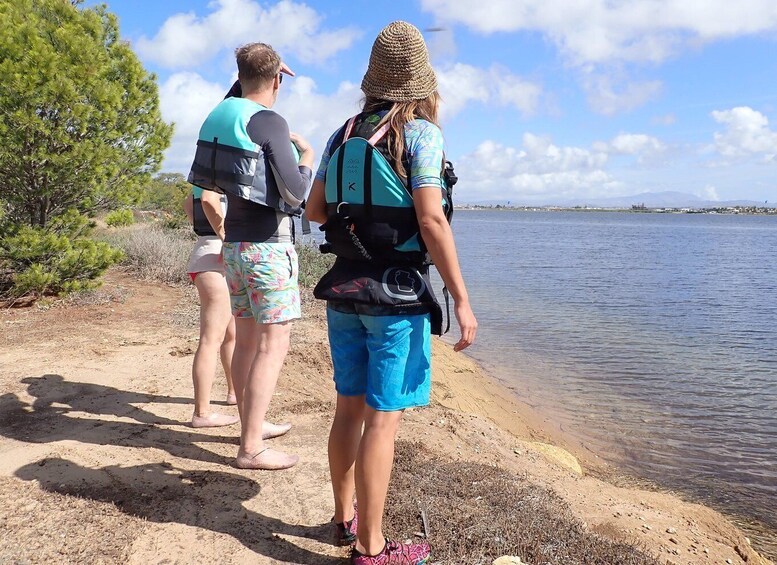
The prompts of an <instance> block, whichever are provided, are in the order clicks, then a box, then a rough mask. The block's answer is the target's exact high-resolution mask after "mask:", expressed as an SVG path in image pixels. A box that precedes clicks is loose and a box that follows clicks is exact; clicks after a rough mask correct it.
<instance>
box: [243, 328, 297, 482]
mask: <svg viewBox="0 0 777 565" xmlns="http://www.w3.org/2000/svg"><path fill="white" fill-rule="evenodd" d="M251 322H253V320H251ZM246 323H247V322H246V321H245V320H238V323H237V336H238V337H237V348H240V345H241V343H243V340H242V338H241V337H240V334H241V332H243V326H244V325H246ZM252 333H253V335H255V336H256V338H257V339H256V342H255V344H256V345H255V346H254V351H255V355H254V358H253V361H252V362H251V364H250V367H249V368H248V371H247V372H246V373H242V374H241V375H240V376H238V372H237V371H238V368H239V369H240V370H241V372H242V371H243V370H244V367H245V365H244V363H245V361H246V360H245V359H242V357H243V355H244V353H243V352H242V351H241V352H240V353H239V354H237V355H235V358H234V360H233V378H234V379H235V386H236V388H235V390H236V391H237V392H238V406H242V410H241V412H240V417H241V419H242V422H243V430H242V436H241V441H240V450H239V451H238V455H237V461H236V463H237V466H238V467H241V468H250V469H285V468H288V467H291V466H293V465H295V464H296V463H297V460H298V458H297V457H296V456H292V455H287V454H285V453H283V452H280V451H275V450H272V449H269V448H266V447H265V445H264V438H263V424H264V419H265V416H266V415H267V408H268V407H269V406H270V401H271V400H272V396H273V393H274V392H275V385H276V384H277V382H278V377H279V376H280V373H281V368H282V367H283V361H284V359H286V353H287V352H288V350H289V335H290V333H291V322H281V323H277V324H255V330H254V331H253V332H252ZM246 356H247V355H246ZM238 358H241V359H240V362H239V363H238ZM243 375H245V376H243ZM241 388H242V391H241Z"/></svg>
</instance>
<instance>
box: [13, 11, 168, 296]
mask: <svg viewBox="0 0 777 565" xmlns="http://www.w3.org/2000/svg"><path fill="white" fill-rule="evenodd" d="M78 4H80V2H77V1H76V2H64V1H62V0H19V1H18V2H3V3H2V4H0V22H2V25H0V53H2V58H1V59H0V140H1V141H2V142H1V143H0V173H1V174H0V299H5V300H7V299H19V298H22V297H32V298H36V297H39V296H43V295H46V294H60V293H67V292H71V291H74V290H80V289H84V288H89V287H93V286H94V285H96V284H98V282H97V279H98V278H99V277H100V275H102V274H103V273H104V272H105V270H106V269H107V268H108V267H109V266H110V265H111V264H113V263H115V262H116V261H117V260H118V259H119V258H120V257H121V253H120V252H118V251H116V250H115V249H113V248H111V247H110V246H108V245H107V244H105V243H104V242H97V241H95V240H94V239H92V228H93V227H94V224H93V222H91V220H90V219H91V218H93V217H94V216H95V215H97V214H98V213H101V212H107V211H110V210H113V209H117V208H122V207H126V206H129V205H132V204H134V203H137V202H138V201H139V199H140V197H141V196H142V194H143V193H144V190H145V187H146V186H147V185H148V184H149V182H150V181H151V177H152V174H153V173H154V172H155V171H156V170H158V168H159V166H160V163H161V160H162V154H163V151H164V150H165V148H166V147H167V146H168V144H169V141H170V137H171V134H172V126H170V125H168V124H166V123H164V121H163V120H162V118H161V114H160V110H159V96H158V92H157V84H156V77H155V76H154V75H153V74H151V73H148V72H147V71H146V70H145V69H144V68H143V66H142V65H141V63H140V61H139V59H138V58H137V57H136V55H135V53H134V52H133V51H132V49H131V48H130V46H129V44H128V43H126V42H124V41H122V40H121V39H120V37H119V29H118V23H117V20H116V17H115V16H114V15H112V14H111V13H109V12H108V11H107V10H106V9H105V8H104V7H102V6H100V7H95V8H82V7H79V6H78ZM124 217H125V219H126V213H125V215H124Z"/></svg>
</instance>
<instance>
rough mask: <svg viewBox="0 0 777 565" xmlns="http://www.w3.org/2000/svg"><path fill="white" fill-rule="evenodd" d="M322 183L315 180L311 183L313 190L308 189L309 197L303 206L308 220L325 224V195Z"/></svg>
mask: <svg viewBox="0 0 777 565" xmlns="http://www.w3.org/2000/svg"><path fill="white" fill-rule="evenodd" d="M325 186H326V185H325V184H324V181H322V180H319V179H316V180H314V181H313V188H312V189H310V196H308V202H307V204H306V205H305V215H307V217H308V219H309V220H312V221H314V222H318V223H319V224H323V223H324V222H326V195H325V193H324V187H325Z"/></svg>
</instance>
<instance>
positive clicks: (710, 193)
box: [696, 184, 720, 202]
mask: <svg viewBox="0 0 777 565" xmlns="http://www.w3.org/2000/svg"><path fill="white" fill-rule="evenodd" d="M696 196H698V197H699V198H702V199H704V200H712V201H715V202H717V201H718V200H720V196H718V191H717V189H716V188H715V187H714V186H712V185H711V184H709V185H707V186H705V187H704V188H703V189H702V190H701V191H699V192H697V193H696Z"/></svg>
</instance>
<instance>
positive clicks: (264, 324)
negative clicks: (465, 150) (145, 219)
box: [189, 43, 313, 470]
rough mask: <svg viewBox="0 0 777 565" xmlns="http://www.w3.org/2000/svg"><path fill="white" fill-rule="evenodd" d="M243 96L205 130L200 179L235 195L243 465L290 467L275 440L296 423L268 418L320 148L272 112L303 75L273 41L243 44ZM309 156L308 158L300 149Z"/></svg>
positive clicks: (232, 282)
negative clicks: (297, 230)
mask: <svg viewBox="0 0 777 565" xmlns="http://www.w3.org/2000/svg"><path fill="white" fill-rule="evenodd" d="M235 53H236V59H237V67H238V80H239V83H240V87H241V92H240V96H230V94H232V93H233V91H235V88H233V89H232V90H231V91H230V94H228V95H227V98H226V99H225V100H224V101H222V102H221V103H220V104H219V105H218V106H217V107H216V108H215V109H214V110H213V111H212V112H211V114H210V115H209V116H208V119H206V120H205V123H204V124H203V126H202V128H201V130H200V141H199V142H198V149H197V154H196V155H195V160H194V164H193V165H192V172H191V174H190V176H189V179H190V182H193V183H195V184H198V183H199V184H202V185H203V188H206V189H208V190H217V191H220V192H224V193H226V195H227V201H228V206H227V217H226V219H225V222H224V231H225V237H224V246H223V258H224V266H225V271H226V277H227V284H228V286H229V291H230V297H231V303H232V314H233V315H234V316H235V318H236V320H235V321H236V344H235V353H234V357H233V360H232V378H233V381H234V384H235V392H236V394H237V402H238V409H239V411H240V418H241V422H242V434H241V440H240V449H239V451H238V454H237V459H236V462H235V463H236V465H237V466H238V467H240V468H242V469H271V470H275V469H286V468H288V467H291V466H293V465H295V464H296V463H297V460H298V458H297V456H295V455H289V454H287V453H284V452H281V451H277V450H274V449H270V448H269V447H267V446H266V444H265V440H266V439H269V438H272V437H277V436H279V435H283V434H285V433H286V432H288V431H289V429H290V428H291V424H284V425H276V424H271V423H269V422H265V415H266V413H267V408H268V406H269V404H270V400H271V399H272V396H273V393H274V391H275V385H276V383H277V381H278V376H279V375H280V371H281V367H282V366H283V362H284V360H285V358H286V352H287V351H288V348H289V335H290V331H291V321H292V320H294V319H296V318H299V317H300V298H299V287H298V285H297V272H298V268H297V254H296V251H295V250H294V241H293V240H294V231H293V222H292V215H291V214H293V213H297V212H299V210H300V209H301V207H302V205H303V204H304V201H305V199H306V198H307V195H308V191H309V190H310V182H311V177H312V165H313V150H312V149H311V147H310V144H309V143H308V142H307V141H305V140H304V139H303V138H302V137H301V136H299V135H297V134H293V133H290V132H289V127H288V125H287V124H286V120H284V119H283V117H281V116H280V115H279V114H277V113H276V112H273V111H272V110H270V108H271V107H272V106H273V104H274V103H275V100H276V98H277V96H278V90H279V88H280V85H281V83H282V81H283V74H282V73H285V74H287V75H290V76H293V73H292V72H291V70H290V69H289V68H288V67H287V66H286V65H284V64H283V63H281V60H280V57H279V56H278V54H277V53H276V52H275V51H274V50H273V49H272V47H270V46H269V45H265V44H263V43H251V44H248V45H244V46H243V47H240V48H238V49H237V50H236V52H235ZM295 151H296V152H297V153H298V154H299V159H298V158H297V156H296V155H295Z"/></svg>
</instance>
